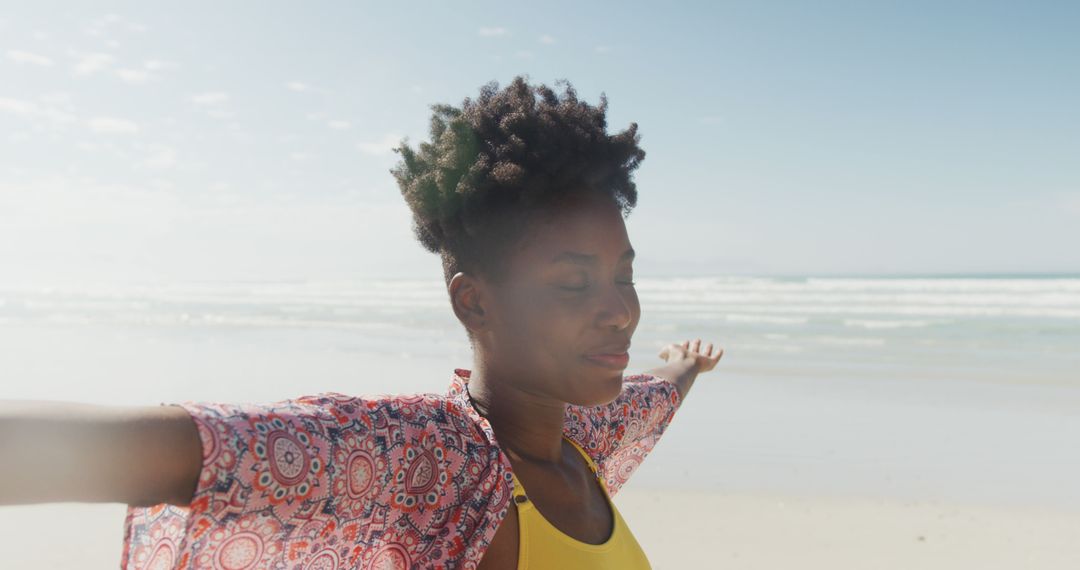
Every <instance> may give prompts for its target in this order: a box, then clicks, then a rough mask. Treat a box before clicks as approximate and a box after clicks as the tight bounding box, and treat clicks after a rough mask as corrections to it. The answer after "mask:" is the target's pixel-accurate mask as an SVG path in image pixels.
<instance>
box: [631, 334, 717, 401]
mask: <svg viewBox="0 0 1080 570" xmlns="http://www.w3.org/2000/svg"><path fill="white" fill-rule="evenodd" d="M723 354H724V349H723V348H720V347H719V346H717V347H716V353H715V354H713V344H712V343H711V342H710V343H709V344H708V346H706V347H705V348H704V349H702V348H701V339H700V338H699V339H697V340H695V341H694V343H693V344H692V345H691V344H690V341H686V342H684V343H682V344H669V345H667V346H665V347H664V348H663V349H662V350H660V355H659V356H660V358H663V359H664V360H666V361H667V364H665V365H664V366H661V367H660V368H655V369H653V370H650V371H648V372H647V374H652V375H653V376H659V377H660V378H664V379H665V380H667V381H668V382H671V383H672V384H675V389H676V390H677V391H678V392H679V402H680V403H681V402H682V401H683V399H684V398H686V393H687V392H689V391H690V387H691V386H693V385H694V380H695V379H696V378H697V376H698V374H700V373H702V372H708V371H710V370H712V369H713V368H715V367H716V363H717V362H720V357H721V356H722V355H723Z"/></svg>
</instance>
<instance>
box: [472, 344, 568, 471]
mask: <svg viewBox="0 0 1080 570" xmlns="http://www.w3.org/2000/svg"><path fill="white" fill-rule="evenodd" d="M515 374H516V373H507V372H500V371H498V370H497V369H495V368H494V367H492V366H490V365H484V364H483V363H481V362H477V363H476V364H474V367H473V370H472V373H471V375H470V377H469V381H468V383H467V384H466V386H467V389H468V391H469V396H470V397H471V398H472V401H473V406H475V407H476V411H477V412H479V413H480V415H482V416H484V417H485V418H487V420H488V422H489V423H490V424H491V429H492V431H493V432H495V437H496V439H497V440H498V442H499V446H500V447H501V448H502V449H503V451H504V452H505V453H507V454H508V455H510V456H512V457H514V458H515V459H524V460H526V461H529V462H532V463H559V462H560V461H561V460H562V458H563V443H562V435H563V418H564V417H565V415H566V402H561V401H558V400H555V399H552V398H550V397H547V396H543V395H540V394H537V393H534V392H529V391H527V390H525V389H523V388H522V386H521V382H519V381H518V382H515V380H516V378H515Z"/></svg>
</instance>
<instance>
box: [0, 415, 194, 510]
mask: <svg viewBox="0 0 1080 570" xmlns="http://www.w3.org/2000/svg"><path fill="white" fill-rule="evenodd" d="M187 424H190V425H187ZM0 458H2V460H0V505H3V504H8V505H11V504H27V503H48V502H116V503H127V504H154V503H160V502H173V503H177V504H184V503H183V501H184V500H185V497H184V494H185V492H187V497H186V499H188V500H190V496H191V495H190V490H188V489H187V488H188V487H190V488H191V489H194V479H195V478H196V477H197V476H198V465H199V464H200V463H199V462H200V461H201V445H200V444H199V441H198V432H197V430H196V429H195V427H194V425H193V424H192V422H191V420H190V418H188V417H187V416H186V413H185V412H184V411H183V410H180V409H175V408H173V409H169V408H165V407H145V408H118V407H109V406H95V405H88V404H72V403H63V402H0Z"/></svg>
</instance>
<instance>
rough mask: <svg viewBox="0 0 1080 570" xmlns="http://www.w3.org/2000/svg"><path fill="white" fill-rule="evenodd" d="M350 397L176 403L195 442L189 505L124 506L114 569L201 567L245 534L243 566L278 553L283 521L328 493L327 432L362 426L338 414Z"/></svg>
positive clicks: (259, 563) (307, 509) (360, 417)
mask: <svg viewBox="0 0 1080 570" xmlns="http://www.w3.org/2000/svg"><path fill="white" fill-rule="evenodd" d="M350 401H355V400H351V399H348V398H346V397H344V396H341V395H338V394H323V395H320V396H311V397H304V398H299V399H295V400H285V401H282V402H276V403H272V404H220V403H195V402H184V403H181V404H177V405H179V406H180V407H182V408H183V409H184V410H185V411H187V412H188V414H189V415H190V416H191V418H192V419H193V420H194V422H195V425H196V427H197V429H198V433H199V439H200V440H201V443H202V467H201V470H200V473H199V478H198V482H197V484H196V488H195V492H194V495H193V497H192V501H191V503H190V505H188V506H187V507H179V506H174V505H164V504H162V505H155V506H152V507H129V508H128V512H127V517H126V520H125V528H124V548H123V555H122V556H123V558H122V560H121V567H122V568H126V569H135V568H174V567H175V568H190V567H194V568H198V567H203V564H202V563H201V562H206V563H208V565H209V564H211V563H212V562H213V560H212V557H213V556H214V553H215V552H216V551H217V550H222V549H223V548H226V549H227V548H229V545H231V544H232V543H233V542H236V540H234V539H235V538H236V537H237V536H243V537H245V538H244V540H245V541H246V542H244V545H246V546H248V547H250V548H249V549H248V550H245V552H251V553H257V558H258V559H257V560H252V561H251V562H252V564H253V566H251V567H256V566H258V567H262V566H263V565H264V563H265V562H267V561H269V560H273V559H275V558H276V557H278V556H279V555H280V554H281V549H282V548H283V545H282V544H283V541H282V540H281V539H282V537H283V536H282V535H283V526H284V524H283V523H284V521H290V520H291V519H293V518H294V517H298V516H299V517H302V516H303V514H304V513H305V512H310V511H312V510H313V509H314V508H315V507H316V506H317V505H318V503H319V502H320V501H321V500H322V499H324V498H325V497H327V496H328V492H329V490H330V487H331V482H330V481H329V480H328V474H327V466H328V464H329V463H330V460H331V457H330V453H331V449H330V431H331V430H334V429H336V428H338V427H339V426H340V425H341V424H342V422H346V421H351V420H350V418H349V416H353V417H356V418H357V421H360V420H364V419H367V420H368V421H369V422H370V417H369V416H367V415H364V414H348V413H346V412H347V410H346V411H345V412H343V410H342V406H346V407H347V406H348V405H349V404H348V402H350ZM237 544H239V543H237ZM222 545H225V546H222ZM208 556H209V557H210V558H208Z"/></svg>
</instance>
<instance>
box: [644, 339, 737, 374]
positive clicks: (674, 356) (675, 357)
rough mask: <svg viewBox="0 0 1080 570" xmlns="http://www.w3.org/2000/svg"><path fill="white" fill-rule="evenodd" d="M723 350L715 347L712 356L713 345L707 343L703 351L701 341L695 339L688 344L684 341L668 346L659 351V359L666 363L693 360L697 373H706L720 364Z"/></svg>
mask: <svg viewBox="0 0 1080 570" xmlns="http://www.w3.org/2000/svg"><path fill="white" fill-rule="evenodd" d="M723 354H724V349H723V348H721V347H719V346H717V347H716V353H715V354H713V343H711V342H710V343H709V344H707V345H706V346H705V348H704V349H702V348H701V339H700V338H699V339H697V340H695V341H694V342H693V344H691V343H690V341H686V342H684V343H682V344H675V343H672V344H669V345H667V346H665V347H664V348H662V349H661V350H660V355H659V356H660V358H663V359H664V360H665V361H667V362H675V361H679V360H684V359H691V358H692V359H693V360H694V365H695V366H696V368H697V371H698V373H701V372H708V371H710V370H712V369H713V368H715V367H716V363H717V362H720V357H721V356H723Z"/></svg>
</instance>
